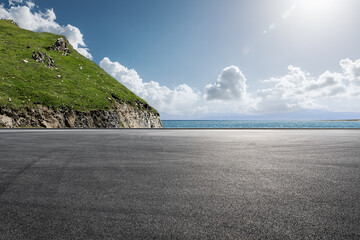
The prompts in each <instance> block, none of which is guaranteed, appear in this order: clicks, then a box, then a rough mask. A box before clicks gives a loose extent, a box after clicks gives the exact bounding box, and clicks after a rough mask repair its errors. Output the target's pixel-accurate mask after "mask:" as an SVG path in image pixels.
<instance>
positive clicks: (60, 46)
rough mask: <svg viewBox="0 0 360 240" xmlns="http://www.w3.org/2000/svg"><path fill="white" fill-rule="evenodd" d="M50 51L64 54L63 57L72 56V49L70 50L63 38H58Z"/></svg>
mask: <svg viewBox="0 0 360 240" xmlns="http://www.w3.org/2000/svg"><path fill="white" fill-rule="evenodd" d="M50 49H52V50H55V51H60V52H63V53H62V55H64V56H69V55H70V49H69V48H68V46H67V43H66V41H65V39H63V38H58V39H57V40H56V42H55V43H54V45H52V46H51V47H50Z"/></svg>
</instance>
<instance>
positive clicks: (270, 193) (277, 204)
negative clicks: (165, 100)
mask: <svg viewBox="0 0 360 240" xmlns="http://www.w3.org/2000/svg"><path fill="white" fill-rule="evenodd" d="M0 239H360V130H58V131H56V130H51V131H46V130H43V131H41V130H1V131H0Z"/></svg>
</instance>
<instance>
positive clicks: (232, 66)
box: [0, 0, 360, 118]
mask: <svg viewBox="0 0 360 240" xmlns="http://www.w3.org/2000/svg"><path fill="white" fill-rule="evenodd" d="M0 2H2V3H3V4H4V5H3V7H2V8H3V9H5V11H7V12H9V13H10V9H11V7H13V8H15V7H19V6H22V7H29V4H27V3H28V1H19V0H18V1H11V4H10V3H9V2H8V1H0ZM32 2H33V3H34V4H33V5H35V6H31V9H30V12H31V14H33V15H34V14H36V13H39V14H40V13H42V14H43V16H42V17H43V18H44V19H48V16H47V15H46V13H47V12H46V11H47V10H48V9H52V10H53V12H54V14H55V15H56V19H51V21H52V22H56V23H57V24H58V25H59V26H60V27H65V26H67V24H70V25H72V26H75V27H77V28H78V29H79V31H81V33H82V35H83V40H84V42H85V44H86V45H87V48H88V49H89V52H90V53H91V55H92V57H93V58H92V60H93V61H94V62H96V63H98V64H100V62H102V64H100V65H101V66H102V67H103V68H104V69H105V70H107V71H108V72H109V73H110V74H112V75H113V76H114V77H115V78H117V79H118V80H119V81H120V82H122V83H123V84H125V85H126V86H127V87H129V88H130V89H131V90H133V91H135V92H136V93H137V94H138V95H140V96H141V97H143V98H145V100H147V101H148V102H149V103H150V104H152V105H153V106H155V107H156V108H158V109H159V110H160V112H161V113H162V115H163V116H165V117H166V118H206V116H215V115H216V116H217V117H219V115H220V116H222V115H223V116H228V115H232V116H244V115H250V116H251V115H257V116H258V115H268V114H286V113H291V112H298V111H315V110H319V111H320V110H321V111H324V112H343V111H345V112H360V107H357V106H358V105H360V101H359V96H360V94H358V92H360V89H359V91H358V89H357V87H358V86H360V84H358V80H359V79H358V78H359V77H360V76H358V75H357V73H358V72H357V70H358V67H359V69H360V61H359V64H358V62H357V60H358V59H359V58H360V56H359V55H360V44H359V42H360V41H359V40H360V28H359V27H358V25H359V23H360V16H359V14H358V10H359V9H360V1H356V0H272V1H269V0H252V1H241V0H222V1H220V0H181V1H180V0H151V1H149V0H131V1H130V0H126V1H125V0H116V1H115V0H114V1H112V0H107V1H101V2H99V1H89V0H88V1H81V0H77V1H67V0H63V1H47V0H35V1H32ZM0 16H1V13H0ZM12 16H13V15H12ZM20 17H21V16H20ZM20 17H19V16H17V20H18V21H21V19H19V18H20ZM24 18H25V17H24ZM15 20H16V19H15ZM35 20H36V19H35ZM51 21H48V22H50V23H48V24H51ZM45 22H46V21H45ZM39 24H40V23H39ZM41 24H47V23H43V22H42V23H41ZM20 25H21V24H20ZM25 28H26V27H25ZM27 28H33V29H31V30H35V31H36V30H37V31H41V30H42V29H48V28H45V27H44V26H42V27H38V25H36V27H33V26H28V27H27ZM49 29H50V28H49ZM55 29H57V30H55V31H59V30H58V28H55ZM49 31H52V30H51V29H50V30H49ZM105 57H106V60H108V61H104V58H105ZM347 59H348V60H350V62H346V61H345V60H347ZM342 60H344V61H342ZM341 61H342V64H340V63H341ZM358 65H359V66H358ZM291 66H292V67H293V68H291ZM132 69H134V71H133V70H132ZM324 74H325V75H324ZM329 78H333V81H331V80H328V81H327V80H326V79H329ZM129 79H130V80H129ZM294 79H297V80H296V81H295V82H297V83H296V84H295V85H293V86H290V85H289V83H291V84H292V83H294ZM140 80H141V81H140ZM151 81H152V82H151ZM264 81H265V82H264ZM326 81H327V82H326ZM359 81H360V80H359ZM139 84H140V85H139ZM154 84H155V85H154ZM156 84H157V85H156ZM342 88H344V89H346V90H344V89H342ZM136 89H137V90H136ZM269 89H270V90H269ZM295 89H301V90H302V92H301V93H299V92H296V91H295ZM314 89H316V90H314ZM354 89H355V90H354ZM279 91H280V92H281V93H279ZM310 91H311V92H310ZM265 92H266V94H265ZM335 92H336V94H335ZM154 94H155V95H156V94H157V95H158V97H154ZM264 94H265V95H266V96H265V95H264ZM279 94H280V95H279ZM187 98H188V99H189V100H188V101H189V102H186V101H185V99H187ZM164 102H167V103H169V104H168V105H167V106H165V105H166V104H165V103H164ZM177 102H180V103H177ZM170 103H171V104H170ZM350 103H351V104H350ZM214 105H216V106H217V107H214ZM344 105H346V106H348V107H342V106H344ZM350 105H351V106H350ZM188 108H192V111H190V110H189V109H188ZM194 109H195V110H194Z"/></svg>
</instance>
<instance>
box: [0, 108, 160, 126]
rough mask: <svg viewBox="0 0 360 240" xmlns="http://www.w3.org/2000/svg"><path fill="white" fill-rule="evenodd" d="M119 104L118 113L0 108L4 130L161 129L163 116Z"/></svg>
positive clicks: (112, 111)
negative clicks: (161, 117)
mask: <svg viewBox="0 0 360 240" xmlns="http://www.w3.org/2000/svg"><path fill="white" fill-rule="evenodd" d="M140 105H141V104H139V106H136V107H134V106H131V105H129V104H127V103H123V104H120V103H117V107H116V109H110V110H93V111H90V112H81V111H75V110H72V109H57V110H54V109H52V108H48V107H46V106H42V105H38V107H37V108H36V109H24V110H10V109H4V108H3V109H1V108H0V127H4V128H19V127H20V128H162V123H161V120H160V116H159V115H158V114H154V113H152V112H151V111H148V110H143V109H142V108H146V106H140Z"/></svg>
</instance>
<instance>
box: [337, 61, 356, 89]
mask: <svg viewBox="0 0 360 240" xmlns="http://www.w3.org/2000/svg"><path fill="white" fill-rule="evenodd" d="M340 65H341V67H342V69H343V71H344V75H345V77H346V78H347V79H348V80H349V81H350V83H351V84H352V85H355V86H359V87H360V59H358V60H356V61H355V62H353V61H351V60H350V59H343V60H341V61H340Z"/></svg>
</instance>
